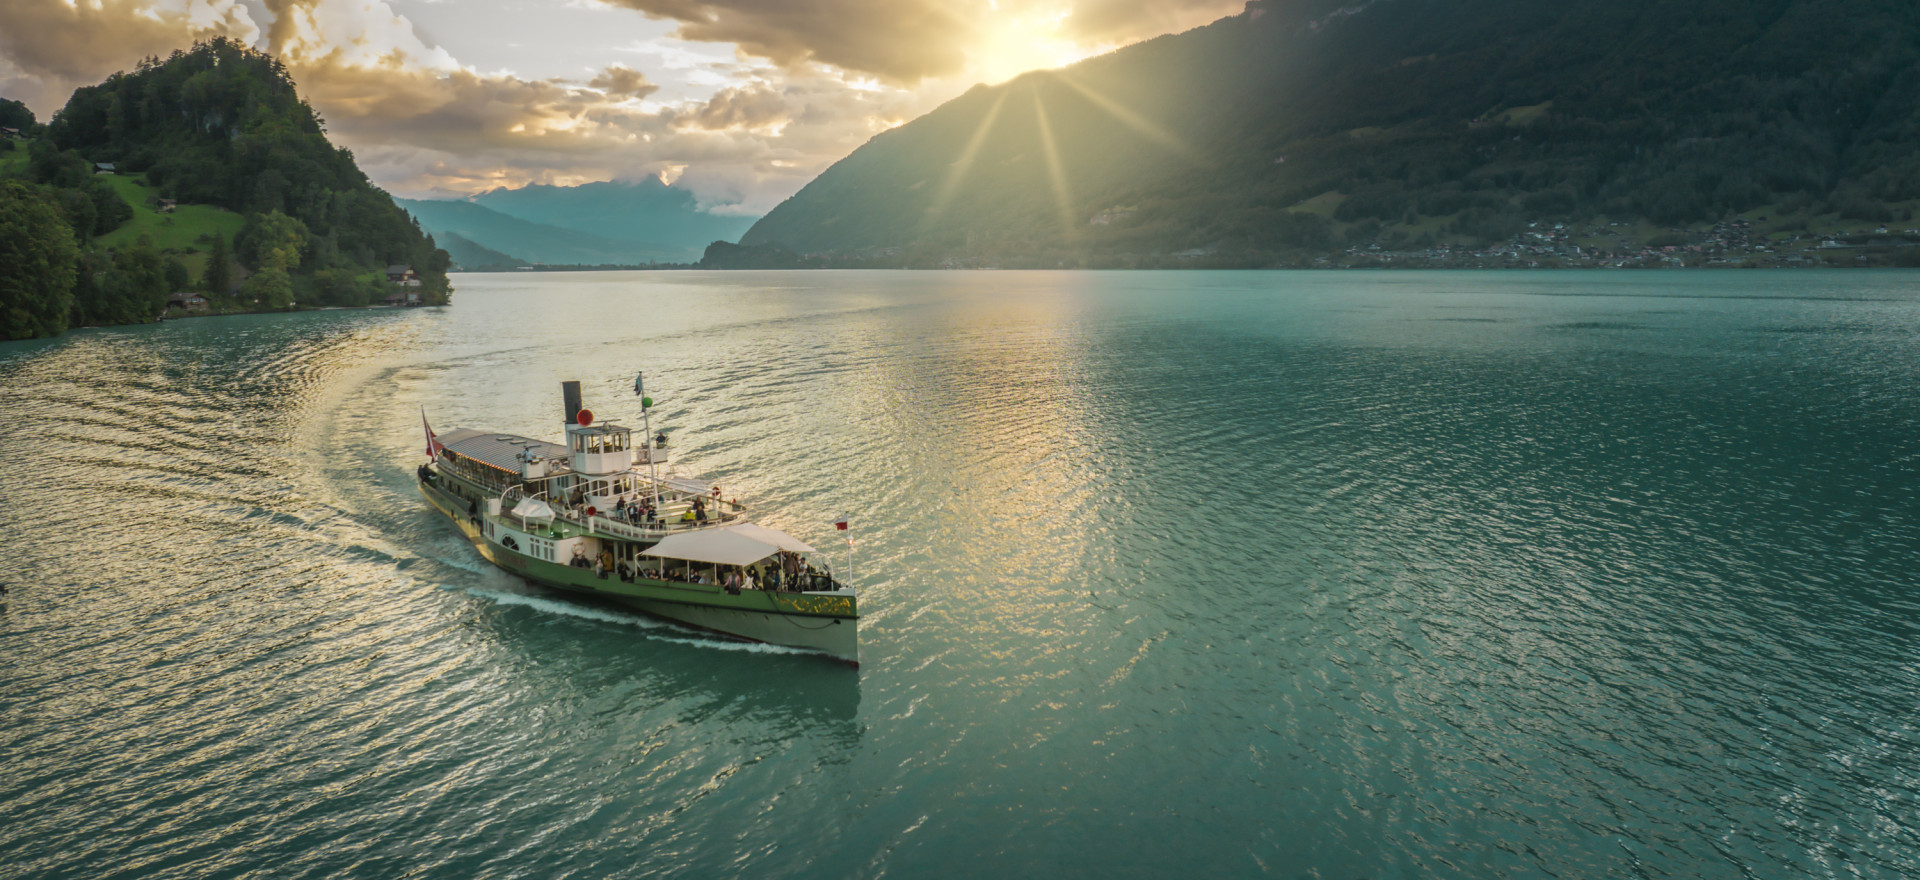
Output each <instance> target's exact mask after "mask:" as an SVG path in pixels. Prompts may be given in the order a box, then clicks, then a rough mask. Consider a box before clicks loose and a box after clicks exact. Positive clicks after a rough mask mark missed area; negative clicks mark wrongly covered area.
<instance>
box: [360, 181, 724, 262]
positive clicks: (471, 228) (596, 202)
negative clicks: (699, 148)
mask: <svg viewBox="0 0 1920 880" xmlns="http://www.w3.org/2000/svg"><path fill="white" fill-rule="evenodd" d="M396 201H398V202H399V203H400V206H401V207H403V208H405V209H407V211H408V212H409V213H411V214H413V216H414V217H416V218H418V219H419V220H420V225H421V226H422V227H423V228H425V229H426V230H427V231H428V232H431V233H432V234H433V235H434V237H435V239H436V240H438V241H441V242H443V243H446V245H447V250H448V252H449V253H451V254H453V258H454V262H455V263H456V264H457V265H458V266H459V267H461V268H466V269H483V268H502V267H504V266H506V265H507V264H519V265H527V264H532V263H545V264H548V265H603V264H623V265H634V264H642V263H651V262H691V261H693V260H696V259H698V258H699V256H700V253H701V251H702V250H703V249H704V248H705V247H706V246H707V245H708V244H710V243H712V242H714V241H719V240H727V241H732V240H734V239H737V238H739V236H740V235H741V234H742V233H744V232H745V231H746V230H747V228H748V227H750V226H752V225H753V222H754V219H755V218H753V217H730V216H724V215H718V214H712V213H709V212H707V211H703V210H701V208H700V206H699V203H698V200H697V199H696V198H695V197H694V195H693V194H692V193H690V192H688V191H686V190H683V189H679V188H677V187H672V186H668V185H667V184H665V183H662V182H661V181H660V180H659V179H658V178H651V177H650V178H647V179H645V180H642V181H639V182H631V183H630V182H621V181H613V182H604V183H589V184H585V185H582V186H571V187H569V186H546V185H540V184H536V185H532V186H527V187H522V188H520V189H496V190H492V191H489V192H486V193H482V194H480V195H478V196H474V197H473V198H471V199H463V200H458V201H437V200H415V199H397V200H396ZM454 239H457V241H454Z"/></svg>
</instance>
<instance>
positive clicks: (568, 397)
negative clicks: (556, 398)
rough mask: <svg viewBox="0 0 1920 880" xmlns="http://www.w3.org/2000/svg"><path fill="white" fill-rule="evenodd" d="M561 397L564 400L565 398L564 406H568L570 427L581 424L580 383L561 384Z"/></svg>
mask: <svg viewBox="0 0 1920 880" xmlns="http://www.w3.org/2000/svg"><path fill="white" fill-rule="evenodd" d="M560 396H561V397H562V398H565V403H564V404H563V405H564V406H566V408H567V424H569V425H577V424H579V423H580V422H579V421H578V420H579V418H580V383H578V382H562V383H560Z"/></svg>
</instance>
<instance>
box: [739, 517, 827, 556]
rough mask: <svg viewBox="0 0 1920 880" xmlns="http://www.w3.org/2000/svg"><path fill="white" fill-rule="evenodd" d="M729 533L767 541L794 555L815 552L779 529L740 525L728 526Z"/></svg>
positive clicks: (750, 524) (748, 524) (746, 524)
mask: <svg viewBox="0 0 1920 880" xmlns="http://www.w3.org/2000/svg"><path fill="white" fill-rule="evenodd" d="M727 531H729V532H739V533H740V534H742V535H746V536H747V537H749V538H753V539H754V540H757V541H765V542H766V543H768V544H772V545H774V546H776V547H779V548H780V549H782V550H787V551H790V552H793V553H812V552H814V550H813V548H812V547H809V546H807V545H806V544H805V543H804V542H802V541H801V540H800V539H799V538H796V537H794V536H792V535H789V534H787V533H786V532H783V531H780V530H779V529H770V528H767V527H766V526H757V525H754V524H753V523H740V524H739V525H732V526H727Z"/></svg>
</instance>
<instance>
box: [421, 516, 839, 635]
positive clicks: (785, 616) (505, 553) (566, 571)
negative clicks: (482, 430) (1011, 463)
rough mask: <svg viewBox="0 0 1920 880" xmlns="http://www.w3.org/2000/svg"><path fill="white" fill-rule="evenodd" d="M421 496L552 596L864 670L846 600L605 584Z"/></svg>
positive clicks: (608, 580) (499, 561)
mask: <svg viewBox="0 0 1920 880" xmlns="http://www.w3.org/2000/svg"><path fill="white" fill-rule="evenodd" d="M419 488H420V494H421V495H423V496H425V497H426V499H427V501H428V503H430V504H432V505H433V507H434V509H435V510H437V511H439V512H440V513H441V514H442V515H444V516H446V517H447V518H448V519H449V520H451V521H452V522H453V524H454V525H455V526H456V527H457V528H459V529H460V533H461V534H463V535H465V536H466V537H467V540H468V541H469V542H471V543H472V544H473V546H474V549H476V550H478V551H479V552H480V555H481V556H482V557H483V558H485V559H486V560H487V561H488V562H491V563H493V564H494V565H496V566H498V567H499V568H501V569H502V570H504V571H506V572H508V573H509V574H513V575H516V576H518V577H521V578H524V579H525V580H527V581H529V582H532V583H536V584H539V585H541V586H544V587H548V588H550V589H555V590H562V591H565V592H570V593H579V594H582V595H589V596H594V597H596V598H600V599H608V600H612V601H615V602H618V603H620V604H621V605H624V606H626V607H629V608H632V609H634V610H636V611H640V612H643V613H646V614H649V615H652V616H655V617H660V618H664V619H666V620H671V621H674V622H676V623H681V624H685V625H688V626H693V627H697V628H699V629H704V630H708V631H711V632H716V633H720V634H722V635H727V636H732V637H734V638H740V639H747V640H750V641H756V642H765V643H768V644H773V645H783V646H786V647H793V648H800V649H804V650H810V651H818V652H820V653H823V654H828V655H831V656H833V657H835V658H837V659H840V660H843V661H846V662H848V663H852V664H854V665H859V662H860V641H859V615H858V613H857V609H856V606H855V603H854V598H853V596H852V595H851V594H847V593H775V592H765V591H760V590H743V591H741V592H740V593H738V594H731V593H727V592H725V591H724V590H721V589H720V588H719V587H717V586H709V585H702V584H684V583H677V582H672V581H655V580H647V579H639V580H635V581H633V582H626V581H622V580H620V579H619V578H617V577H613V576H611V575H608V576H605V577H601V576H597V575H595V574H594V572H593V571H592V570H590V569H581V568H574V567H572V566H568V565H562V564H558V563H554V562H548V561H546V560H543V559H539V558H535V557H532V556H528V555H526V554H523V553H518V552H515V551H513V550H509V549H507V548H505V547H502V546H500V545H498V544H495V543H493V542H492V541H489V540H488V539H487V537H486V534H485V532H484V531H483V530H482V527H481V520H480V515H477V514H472V513H469V512H468V502H467V501H466V500H465V499H461V498H459V497H457V496H455V495H452V494H450V493H448V492H447V491H445V490H444V489H441V488H438V487H435V486H433V485H429V484H427V483H421V484H419Z"/></svg>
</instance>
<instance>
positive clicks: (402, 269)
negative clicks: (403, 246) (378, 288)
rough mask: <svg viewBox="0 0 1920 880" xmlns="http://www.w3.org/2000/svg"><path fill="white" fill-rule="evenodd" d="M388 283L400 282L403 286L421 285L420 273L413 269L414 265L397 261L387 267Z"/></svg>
mask: <svg viewBox="0 0 1920 880" xmlns="http://www.w3.org/2000/svg"><path fill="white" fill-rule="evenodd" d="M387 283H388V284H398V285H400V286H401V287H419V286H420V273H418V272H415V271H413V267H412V266H405V265H401V264H398V263H396V264H394V265H391V266H388V267H387Z"/></svg>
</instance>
